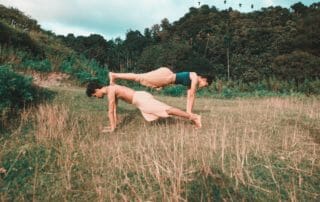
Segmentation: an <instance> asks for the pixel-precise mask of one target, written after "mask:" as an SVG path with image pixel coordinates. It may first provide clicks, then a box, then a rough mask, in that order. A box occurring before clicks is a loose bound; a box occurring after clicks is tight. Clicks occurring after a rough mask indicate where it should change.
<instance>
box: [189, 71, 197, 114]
mask: <svg viewBox="0 0 320 202" xmlns="http://www.w3.org/2000/svg"><path fill="white" fill-rule="evenodd" d="M190 79H191V87H190V89H188V91H187V113H190V114H191V113H192V108H193V104H194V100H195V96H196V91H197V84H198V75H197V74H196V73H195V72H190Z"/></svg>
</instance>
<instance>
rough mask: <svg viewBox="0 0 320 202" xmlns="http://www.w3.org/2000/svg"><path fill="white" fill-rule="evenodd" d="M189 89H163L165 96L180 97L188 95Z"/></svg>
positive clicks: (178, 86) (172, 87)
mask: <svg viewBox="0 0 320 202" xmlns="http://www.w3.org/2000/svg"><path fill="white" fill-rule="evenodd" d="M186 90H187V88H186V87H185V86H182V85H175V86H168V87H165V88H164V89H163V94H164V95H169V96H174V97H179V96H184V95H185V94H186Z"/></svg>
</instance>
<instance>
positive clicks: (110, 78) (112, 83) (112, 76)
mask: <svg viewBox="0 0 320 202" xmlns="http://www.w3.org/2000/svg"><path fill="white" fill-rule="evenodd" d="M109 83H110V85H114V75H113V72H109Z"/></svg>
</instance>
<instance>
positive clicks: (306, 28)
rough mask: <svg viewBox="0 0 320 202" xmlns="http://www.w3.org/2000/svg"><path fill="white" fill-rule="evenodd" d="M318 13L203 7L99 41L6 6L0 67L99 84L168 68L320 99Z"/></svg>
mask: <svg viewBox="0 0 320 202" xmlns="http://www.w3.org/2000/svg"><path fill="white" fill-rule="evenodd" d="M319 6H320V3H314V4H312V5H310V6H309V7H307V6H305V5H303V4H302V3H296V4H294V5H292V6H291V8H289V9H288V8H281V7H268V8H262V9H261V10H259V11H252V12H249V13H241V12H239V11H237V10H233V9H232V8H229V9H227V10H218V9H217V8H216V7H214V6H212V7H209V6H208V5H203V6H202V7H200V8H193V7H192V8H190V9H189V12H188V13H186V14H185V15H184V16H182V17H181V18H180V19H179V20H178V21H175V22H169V21H168V20H167V19H166V18H165V16H164V19H163V20H162V21H161V22H159V24H155V25H152V26H150V28H146V29H145V30H144V33H140V31H137V30H136V31H133V30H130V31H128V32H127V33H126V38H125V39H124V40H123V39H120V38H117V39H114V40H107V39H105V38H103V37H102V36H101V35H99V34H92V35H90V36H77V37H76V36H74V35H73V34H72V33H70V34H68V35H67V36H57V35H56V34H55V33H53V32H51V31H45V30H43V29H41V27H40V25H38V23H37V21H36V20H34V19H30V18H29V17H27V16H25V15H24V14H23V13H22V12H20V11H18V10H16V9H13V8H6V7H4V6H0V28H1V29H0V47H1V49H0V50H1V51H0V64H1V65H13V68H14V69H20V70H21V69H22V70H26V69H33V70H37V71H44V72H49V71H61V72H66V73H69V74H71V75H72V76H73V77H74V78H76V79H78V80H79V81H80V83H85V82H86V81H87V80H90V79H92V78H93V77H98V78H99V80H101V81H102V82H106V80H105V74H106V72H107V71H108V70H109V69H110V70H112V71H130V72H145V71H149V70H152V69H154V68H157V67H159V66H169V67H171V68H172V69H173V70H174V71H181V70H191V71H196V72H206V73H209V74H211V75H212V76H214V77H215V78H216V80H221V81H227V80H228V81H233V83H235V84H233V85H236V84H239V83H241V84H248V83H255V84H257V83H264V85H266V86H268V90H275V91H277V90H279V89H280V88H285V87H288V86H289V87H290V88H292V89H294V90H297V91H302V92H309V93H318V91H317V90H316V88H315V87H317V86H319V81H318V79H319V76H320V68H319V64H320V58H319V54H320V51H319V49H320V35H319V33H320V8H319ZM103 74H104V75H103ZM102 75H103V76H102ZM280 81H281V82H286V84H283V83H281V82H280ZM279 82H280V83H279ZM310 82H311V83H310ZM306 83H308V85H307V84H306ZM302 85H303V86H304V88H301V87H300V88H299V86H302ZM279 86H280V87H279ZM305 88H306V89H307V90H306V89H305Z"/></svg>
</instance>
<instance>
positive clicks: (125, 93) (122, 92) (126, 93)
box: [108, 85, 135, 104]
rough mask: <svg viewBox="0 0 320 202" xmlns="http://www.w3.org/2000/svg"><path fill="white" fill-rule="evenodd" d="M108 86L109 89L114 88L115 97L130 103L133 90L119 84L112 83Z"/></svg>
mask: <svg viewBox="0 0 320 202" xmlns="http://www.w3.org/2000/svg"><path fill="white" fill-rule="evenodd" d="M108 88H110V89H112V88H114V90H115V96H116V98H119V99H121V100H123V101H125V102H127V103H130V104H132V98H133V94H134V93H135V91H134V90H132V89H130V88H127V87H125V86H119V85H112V86H109V87H108Z"/></svg>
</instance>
